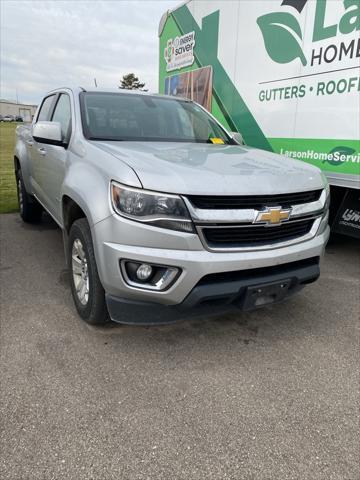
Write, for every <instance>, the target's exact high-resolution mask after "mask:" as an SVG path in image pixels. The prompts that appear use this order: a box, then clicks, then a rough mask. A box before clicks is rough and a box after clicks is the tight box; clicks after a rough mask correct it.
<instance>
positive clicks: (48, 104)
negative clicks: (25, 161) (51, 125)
mask: <svg viewBox="0 0 360 480" xmlns="http://www.w3.org/2000/svg"><path fill="white" fill-rule="evenodd" d="M55 99H56V94H53V95H49V96H47V97H45V98H44V100H43V101H42V104H41V107H40V110H39V113H38V115H37V117H36V122H35V123H37V122H42V121H48V120H50V116H51V114H52V111H53V108H54V104H55ZM26 148H27V153H28V158H30V159H31V165H32V175H31V183H32V191H33V192H34V194H35V195H36V197H37V198H38V199H39V200H40V202H41V203H42V204H44V206H45V207H46V208H47V207H48V205H47V202H46V198H45V196H44V192H43V190H42V186H41V184H42V177H43V168H44V159H43V154H42V149H44V148H45V145H44V144H42V143H40V142H37V141H36V140H34V138H33V137H30V138H29V139H27V141H26Z"/></svg>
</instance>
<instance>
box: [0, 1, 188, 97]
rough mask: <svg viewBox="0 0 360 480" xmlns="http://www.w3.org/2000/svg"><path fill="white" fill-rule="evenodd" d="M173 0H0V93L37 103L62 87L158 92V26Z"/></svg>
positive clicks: (3, 95)
mask: <svg viewBox="0 0 360 480" xmlns="http://www.w3.org/2000/svg"><path fill="white" fill-rule="evenodd" d="M179 3H182V2H181V1H179V0H139V1H135V0H131V1H124V0H86V1H83V0H67V1H63V0H55V1H53V0H0V8H1V10H0V14H1V15H0V31H1V37H0V54H1V57H0V98H2V99H7V100H16V96H17V97H18V101H19V102H22V103H34V104H37V103H38V102H39V101H40V99H41V97H42V96H43V94H44V93H46V92H47V91H49V90H51V89H53V88H57V87H61V86H67V85H74V86H75V85H81V86H83V87H86V86H94V78H96V81H97V84H98V86H99V87H102V88H106V87H109V88H116V87H117V86H118V85H119V83H120V79H121V77H122V76H123V75H124V74H126V73H130V72H133V73H135V74H136V75H137V76H138V77H139V79H140V80H141V81H143V82H145V83H146V88H147V89H149V90H150V91H154V92H157V91H158V57H159V52H158V26H159V21H160V18H161V16H162V14H163V13H164V12H165V11H166V10H167V9H171V8H174V7H176V6H177V5H179Z"/></svg>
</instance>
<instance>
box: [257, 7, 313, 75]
mask: <svg viewBox="0 0 360 480" xmlns="http://www.w3.org/2000/svg"><path fill="white" fill-rule="evenodd" d="M257 24H258V25H259V27H260V30H261V33H262V35H263V38H264V43H265V48H266V51H267V53H268V55H269V57H270V58H271V59H272V60H274V62H277V63H289V62H292V61H293V60H295V59H296V58H300V60H301V63H302V64H303V65H304V66H305V65H306V64H307V61H306V58H305V55H304V53H303V51H302V48H301V41H302V33H301V28H300V24H299V22H298V21H297V20H296V18H295V17H293V16H292V15H291V14H290V13H287V12H274V13H268V14H266V15H262V16H261V17H259V18H258V19H257Z"/></svg>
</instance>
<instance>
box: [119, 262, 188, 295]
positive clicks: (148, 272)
mask: <svg viewBox="0 0 360 480" xmlns="http://www.w3.org/2000/svg"><path fill="white" fill-rule="evenodd" d="M120 270H121V273H122V275H123V278H124V280H125V282H126V283H127V284H128V285H130V286H131V287H136V288H142V289H144V290H157V291H162V290H166V289H167V288H169V287H171V285H172V284H173V283H174V282H175V281H176V280H177V278H179V276H180V274H181V269H180V268H178V267H172V266H168V265H157V264H151V265H150V264H148V263H141V262H136V261H134V260H126V259H122V260H121V261H120Z"/></svg>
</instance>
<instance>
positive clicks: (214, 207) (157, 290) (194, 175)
mask: <svg viewBox="0 0 360 480" xmlns="http://www.w3.org/2000/svg"><path fill="white" fill-rule="evenodd" d="M16 135H17V139H16V147H15V154H14V164H15V174H16V181H17V188H18V198H19V206H20V215H21V217H22V219H23V220H24V221H25V222H37V221H39V220H40V218H41V214H42V211H43V209H45V210H46V211H47V212H48V213H49V214H50V215H51V216H52V217H53V218H54V220H55V221H56V222H57V223H58V224H59V226H60V228H61V229H62V231H63V237H64V246H65V254H66V261H67V264H68V267H69V271H70V282H71V290H72V295H73V299H74V302H75V306H76V309H77V311H78V313H79V315H80V316H81V317H82V318H83V319H84V320H85V321H87V322H88V323H91V324H102V323H104V322H106V321H107V320H108V319H109V318H110V319H112V320H113V321H117V322H123V323H156V322H161V323H163V322H164V321H171V320H174V319H177V318H179V315H183V313H182V312H183V311H184V309H191V311H192V312H205V311H211V312H213V311H217V309H224V308H225V309H231V308H242V309H245V310H248V309H252V308H257V307H261V306H263V305H267V304H269V303H273V302H277V301H280V300H283V299H284V298H285V297H286V296H289V295H291V294H293V293H295V292H297V291H298V290H300V289H301V288H302V287H303V286H304V285H306V284H309V283H311V282H313V281H315V280H316V279H317V278H318V276H319V273H320V272H319V259H320V257H321V255H322V253H323V251H324V247H325V245H326V242H327V240H328V236H329V228H328V225H327V222H328V207H329V188H328V185H327V181H326V178H325V176H324V175H323V174H322V173H321V172H320V170H319V169H317V168H315V167H313V166H310V165H307V164H305V163H303V162H300V161H297V160H293V159H289V158H285V157H282V156H279V155H276V154H273V153H270V152H267V151H262V150H258V149H255V148H251V147H247V146H245V145H242V144H241V141H240V140H239V135H238V134H231V133H228V132H227V131H225V130H224V128H223V127H222V126H221V125H220V124H219V122H218V121H217V120H216V119H215V118H214V117H213V116H211V115H210V114H209V113H208V112H207V111H205V110H204V109H203V108H202V107H200V106H199V105H197V104H196V103H194V102H191V101H189V100H186V99H179V98H174V97H169V96H161V95H156V94H148V93H143V92H124V91H119V90H116V91H115V90H114V91H111V90H107V91H101V90H99V89H92V90H85V89H84V88H80V87H79V88H60V89H57V90H55V91H52V92H50V93H48V94H47V95H46V96H45V97H44V99H43V100H42V102H41V104H40V106H39V108H38V111H37V113H36V115H35V117H34V120H33V123H32V125H31V126H25V125H24V126H18V127H17V130H16ZM187 311H189V310H187ZM179 312H180V313H179Z"/></svg>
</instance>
